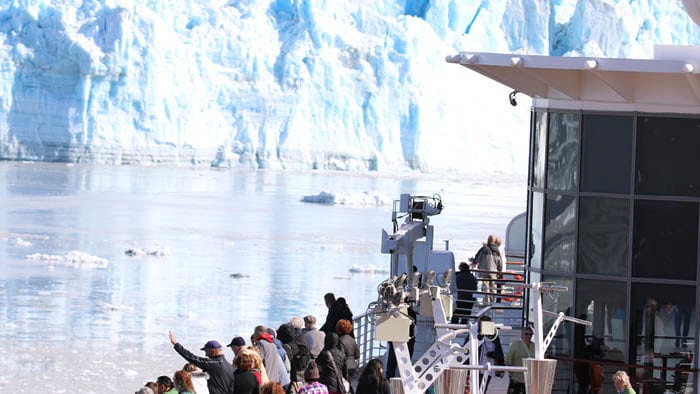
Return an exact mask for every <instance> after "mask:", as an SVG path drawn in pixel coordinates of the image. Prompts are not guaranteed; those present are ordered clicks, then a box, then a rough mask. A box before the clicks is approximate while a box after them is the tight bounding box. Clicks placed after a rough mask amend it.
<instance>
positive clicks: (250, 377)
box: [231, 349, 260, 394]
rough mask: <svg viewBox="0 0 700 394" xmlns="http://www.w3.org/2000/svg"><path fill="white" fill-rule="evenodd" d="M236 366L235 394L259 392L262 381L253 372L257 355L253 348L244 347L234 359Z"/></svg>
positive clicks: (256, 393)
mask: <svg viewBox="0 0 700 394" xmlns="http://www.w3.org/2000/svg"><path fill="white" fill-rule="evenodd" d="M233 364H234V365H235V366H236V372H234V380H233V391H231V392H232V393H235V394H258V391H259V390H260V382H259V381H258V378H257V377H256V376H255V373H254V372H253V368H254V367H255V357H254V356H253V350H248V349H244V350H242V351H241V352H239V353H238V355H236V358H234V359H233Z"/></svg>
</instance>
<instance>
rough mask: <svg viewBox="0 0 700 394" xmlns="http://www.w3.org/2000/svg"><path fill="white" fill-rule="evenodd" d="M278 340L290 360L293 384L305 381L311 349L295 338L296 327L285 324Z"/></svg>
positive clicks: (290, 373) (278, 330)
mask: <svg viewBox="0 0 700 394" xmlns="http://www.w3.org/2000/svg"><path fill="white" fill-rule="evenodd" d="M277 338H278V339H279V340H280V341H281V342H282V346H283V347H284V350H285V351H286V352H287V357H288V358H289V366H290V369H289V375H290V378H291V380H292V382H303V381H304V369H305V368H306V364H307V363H308V361H309V357H310V356H309V348H308V347H307V346H306V342H305V341H304V340H303V339H301V338H297V337H296V336H295V330H294V327H293V326H292V325H291V324H289V323H285V324H282V325H281V326H279V328H278V329H277Z"/></svg>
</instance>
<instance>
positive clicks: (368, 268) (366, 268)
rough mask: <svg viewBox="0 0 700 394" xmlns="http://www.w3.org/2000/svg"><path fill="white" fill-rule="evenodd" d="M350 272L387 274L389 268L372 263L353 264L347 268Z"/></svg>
mask: <svg viewBox="0 0 700 394" xmlns="http://www.w3.org/2000/svg"><path fill="white" fill-rule="evenodd" d="M348 271H350V272H352V273H353V274H388V273H389V269H388V268H383V267H377V266H376V265H374V264H367V265H361V266H360V265H357V264H353V265H352V267H350V269H349V270H348Z"/></svg>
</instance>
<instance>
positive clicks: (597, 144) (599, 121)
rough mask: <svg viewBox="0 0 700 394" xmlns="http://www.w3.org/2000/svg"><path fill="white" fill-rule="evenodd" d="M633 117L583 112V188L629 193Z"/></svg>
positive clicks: (594, 190)
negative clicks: (585, 113)
mask: <svg viewBox="0 0 700 394" xmlns="http://www.w3.org/2000/svg"><path fill="white" fill-rule="evenodd" d="M632 126H633V122H632V117H631V116H612V115H584V117H583V126H582V136H581V141H582V144H583V146H582V152H581V191H585V192H602V193H619V194H629V192H630V181H631V179H630V175H631V172H632Z"/></svg>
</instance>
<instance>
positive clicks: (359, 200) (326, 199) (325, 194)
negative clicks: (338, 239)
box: [301, 191, 392, 206]
mask: <svg viewBox="0 0 700 394" xmlns="http://www.w3.org/2000/svg"><path fill="white" fill-rule="evenodd" d="M301 201H302V202H309V203H316V204H327V205H373V206H382V205H387V204H390V203H391V202H392V200H391V199H390V198H388V197H386V196H384V195H382V194H370V193H369V192H362V193H334V192H329V191H322V192H320V193H318V194H312V195H310V196H304V197H302V199H301Z"/></svg>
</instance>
